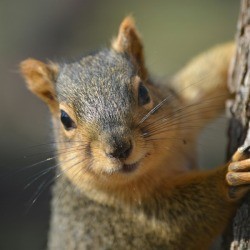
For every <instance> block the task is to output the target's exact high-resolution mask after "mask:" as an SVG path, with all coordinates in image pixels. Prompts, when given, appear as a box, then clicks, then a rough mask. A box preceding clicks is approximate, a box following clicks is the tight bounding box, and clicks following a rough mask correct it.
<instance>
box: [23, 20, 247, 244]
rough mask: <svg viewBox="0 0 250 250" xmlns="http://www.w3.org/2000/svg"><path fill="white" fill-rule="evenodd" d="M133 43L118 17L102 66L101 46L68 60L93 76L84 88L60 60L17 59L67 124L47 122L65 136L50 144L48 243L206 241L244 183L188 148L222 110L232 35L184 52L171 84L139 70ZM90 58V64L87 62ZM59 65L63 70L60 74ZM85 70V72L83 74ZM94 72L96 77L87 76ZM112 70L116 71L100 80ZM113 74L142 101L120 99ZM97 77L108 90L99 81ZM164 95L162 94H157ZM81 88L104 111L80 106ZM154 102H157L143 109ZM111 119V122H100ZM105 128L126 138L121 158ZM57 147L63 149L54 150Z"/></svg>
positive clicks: (139, 53)
mask: <svg viewBox="0 0 250 250" xmlns="http://www.w3.org/2000/svg"><path fill="white" fill-rule="evenodd" d="M142 48H143V46H142V42H141V40H140V38H139V35H138V33H137V31H136V29H135V26H134V22H133V20H132V19H131V18H130V17H128V18H126V19H125V20H124V21H123V22H122V24H121V26H120V29H119V33H118V36H117V38H116V39H114V41H113V43H112V50H113V51H112V50H111V52H110V51H109V52H104V53H107V56H105V57H110V60H111V59H112V58H113V55H115V58H118V59H117V60H118V61H117V63H115V64H114V65H113V64H112V65H111V66H110V67H109V68H107V69H106V68H104V69H105V70H102V67H105V66H106V65H105V63H103V65H102V60H104V57H103V55H102V54H97V55H94V56H91V55H90V56H88V57H85V58H83V59H82V61H81V64H80V65H81V66H82V65H85V66H82V69H80V70H79V69H78V68H77V70H78V71H76V73H79V72H80V73H79V74H83V75H80V76H81V77H80V79H90V80H89V84H90V83H91V84H93V85H91V86H92V87H91V86H90V85H89V86H88V88H84V87H82V88H80V89H78V88H77V87H78V85H79V84H81V83H79V82H78V85H75V83H74V82H73V79H72V82H71V78H70V77H68V75H67V74H70V72H71V70H72V69H73V67H75V66H74V64H72V65H71V64H69V65H67V66H66V68H62V69H60V66H57V67H58V70H54V69H52V67H51V66H49V65H46V64H44V63H41V62H38V61H35V60H33V59H28V60H26V61H24V62H23V63H22V64H21V71H22V73H23V75H24V77H25V79H26V81H27V83H28V87H29V88H30V89H31V91H32V92H34V93H35V94H36V95H38V96H39V97H40V98H41V99H42V100H43V101H45V102H46V103H47V104H48V105H49V107H50V109H51V111H52V114H53V117H54V123H55V124H56V125H58V124H59V123H60V121H59V119H58V115H59V112H58V110H59V109H58V107H60V109H63V110H64V111H66V112H67V113H68V114H69V115H70V117H71V119H72V120H73V121H74V123H75V124H76V127H77V128H76V129H72V130H68V131H66V130H65V129H64V128H63V126H62V125H60V126H59V128H58V129H56V130H55V137H56V139H57V140H58V141H64V140H67V142H68V143H66V142H65V143H59V144H58V145H57V148H58V152H59V155H58V161H59V163H60V168H59V170H58V176H60V178H58V180H57V182H56V185H55V187H54V201H53V204H52V220H51V231H50V241H49V248H50V249H140V248H141V249H183V246H185V247H184V248H185V249H207V248H208V246H209V245H210V244H211V242H212V240H213V239H214V238H215V237H216V236H217V235H218V234H220V233H221V232H222V231H223V229H224V228H225V226H226V225H227V223H228V221H229V220H230V218H231V216H232V214H233V213H234V211H235V208H236V205H237V202H238V201H239V200H240V199H241V198H242V197H243V195H244V194H245V192H246V190H245V189H244V191H242V190H243V189H242V188H241V186H239V184H242V183H244V184H249V180H250V178H248V176H245V175H244V176H243V175H242V174H243V173H242V172H237V175H236V174H235V172H236V171H235V169H234V168H233V167H232V164H231V165H229V172H228V169H227V168H228V164H226V165H225V166H223V167H220V168H217V169H215V170H212V171H204V172H201V171H197V165H196V154H195V151H196V150H195V144H196V139H197V136H198V134H199V132H200V130H201V128H203V127H204V126H205V125H206V124H207V123H208V122H209V121H210V120H211V119H213V118H215V117H216V116H217V115H218V114H219V113H220V112H221V111H222V110H223V108H224V103H225V100H226V99H227V98H228V97H229V94H228V92H227V88H226V82H227V71H228V68H229V64H230V60H231V57H232V55H233V53H234V44H226V45H222V46H218V47H215V48H213V49H212V50H209V51H208V52H205V53H203V54H202V55H200V56H198V57H197V58H195V59H194V60H192V61H191V62H190V63H189V64H188V65H187V66H186V67H185V68H184V69H183V70H182V71H180V72H179V73H178V74H177V75H176V76H175V77H174V78H173V79H172V82H171V86H172V90H170V89H169V88H168V87H167V86H166V85H165V84H164V83H158V84H157V85H158V86H157V85H156V84H154V83H153V82H152V81H151V80H150V79H149V77H148V73H147V70H146V68H145V63H144V55H143V49H142ZM105 55H106V54H105ZM120 55H122V56H124V57H122V58H120ZM127 57H128V58H130V59H129V61H127V59H126V58H127ZM119 58H120V59H119ZM112 60H113V59H112ZM100 62H101V64H100ZM130 62H132V65H133V66H131V65H130ZM120 63H121V65H122V66H119V65H120ZM90 65H96V68H94V69H91V68H88V67H90ZM76 66H78V64H76ZM69 67H72V68H69ZM127 67H128V69H127ZM130 67H132V68H134V67H135V69H136V70H135V71H136V72H137V75H136V76H132V77H131V79H130V80H129V81H125V78H126V77H127V76H126V75H122V74H123V73H124V72H125V73H126V72H130ZM97 68H98V69H99V68H100V74H99V72H98V71H95V70H97ZM63 70H64V71H65V72H68V71H67V70H69V72H68V73H61V75H60V72H64V71H63ZM81 70H83V72H84V70H89V71H87V72H88V73H82V71H81ZM91 70H94V71H93V72H95V74H93V75H91V78H87V77H89V75H88V74H91V72H92V71H91ZM126 70H127V71H126ZM58 72H59V73H58ZM89 72H90V73H89ZM58 74H59V77H58V79H57V80H56V81H53V79H54V77H55V75H58ZM64 74H65V75H64ZM84 74H85V75H84ZM86 74H87V76H86ZM97 74H99V75H98V76H97V77H99V78H97V79H98V80H96V82H93V81H95V79H96V78H95V77H96V75H97ZM116 74H117V75H116ZM74 76H75V75H74ZM110 76H112V78H110ZM84 77H86V78H84ZM115 77H117V79H118V80H114V82H110V83H109V81H110V79H111V80H113V79H116V78H115ZM61 79H63V82H62V83H60V81H62V80H61ZM123 80H124V83H123V84H124V86H126V87H127V91H129V93H130V95H132V96H134V97H137V96H138V86H139V85H140V82H143V84H144V85H145V86H146V87H147V89H148V91H149V95H150V98H151V101H150V102H149V103H148V104H146V105H144V106H139V105H138V104H136V102H135V103H131V107H130V106H128V107H130V108H128V107H127V106H126V105H130V104H127V102H126V101H127V99H128V98H130V95H129V94H127V93H125V92H124V93H121V94H120V95H117V93H112V87H113V85H114V84H117V86H118V87H119V85H118V84H122V83H117V81H118V82H122V81H123ZM65 81H69V82H67V84H69V85H70V86H68V85H67V86H66V85H65V84H66V82H65ZM54 84H56V85H57V91H58V92H57V93H56V91H55V87H54ZM60 84H61V85H60ZM63 84H64V85H63ZM82 84H84V81H83V83H82ZM98 84H99V85H98ZM102 84H106V85H107V86H106V89H109V91H111V93H110V92H106V90H105V88H104V89H102V87H101V85H102ZM62 86H63V88H66V87H67V88H68V87H70V88H68V89H61V88H62ZM96 86H97V87H96ZM99 87H100V89H96V88H99ZM75 89H76V90H75ZM74 90H75V91H74ZM101 91H103V93H100V92H101ZM79 92H80V93H79ZM173 93H174V94H173ZM65 95H66V96H65ZM98 95H100V96H98ZM101 95H104V97H105V98H110V100H109V102H110V103H109V104H110V105H108V106H105V105H104V104H103V103H104V102H105V98H104V99H101V98H102V96H101ZM166 96H169V98H166V99H164V98H165V97H166ZM88 98H89V99H90V102H91V101H93V102H92V105H95V104H96V102H97V104H96V105H97V107H98V109H100V110H101V111H102V112H103V114H104V113H105V112H109V107H111V108H113V109H112V110H111V111H112V112H111V111H110V113H107V114H108V115H107V116H104V118H105V119H104V118H102V112H100V113H98V112H96V113H95V111H92V112H89V113H88V112H87V111H86V110H87V109H84V108H86V107H85V106H86V104H85V103H81V101H86V100H88ZM91 98H92V99H91ZM93 98H95V99H94V100H93ZM60 100H63V101H60ZM131 100H134V99H131ZM162 101H163V102H164V104H162ZM133 102H134V101H133ZM120 103H121V105H119V104H120ZM84 105H85V106H84ZM103 105H104V106H103ZM157 105H162V106H161V107H160V108H159V109H157V111H156V112H153V111H152V109H153V108H154V107H156V106H157ZM87 108H88V107H87ZM102 108H103V109H102ZM111 108H110V109H111ZM106 110H107V111H106ZM126 110H128V113H126V112H127V111H126ZM116 111H117V112H116ZM125 111H126V112H125ZM84 112H85V113H84ZM86 112H87V113H86ZM114 112H116V116H113V113H114ZM150 112H152V114H151V113H150ZM84 114H85V115H84ZM105 114H106V113H105ZM105 114H104V115H105ZM147 114H149V115H148V116H147ZM107 117H109V118H107ZM98 119H99V120H98ZM101 119H102V120H101ZM108 119H110V120H108ZM112 119H114V120H112ZM108 122H110V123H108ZM121 122H122V124H121ZM104 123H105V124H104ZM106 123H107V124H106ZM113 123H115V124H116V125H113V127H111V130H107V129H106V128H107V126H108V125H110V124H111V125H112V124H113ZM104 125H105V126H106V127H105V129H103V128H104ZM108 128H109V127H108ZM114 131H116V133H118V134H119V136H120V137H119V138H120V140H121V141H123V142H124V141H127V140H129V141H131V143H132V145H133V148H132V152H131V153H130V155H129V156H128V157H127V158H125V159H119V160H117V159H114V158H110V157H107V152H112V150H114V148H113V147H114V145H113V144H112V143H111V141H112V138H113V137H114V135H116V134H114ZM147 133H148V134H149V136H147ZM65 150H66V152H67V153H61V154H60V152H63V151H65ZM237 154H238V155H239V157H236V158H235V159H234V160H236V162H237V164H239V165H240V166H241V168H237V171H239V169H240V170H241V171H244V170H245V169H248V170H249V165H250V164H249V162H246V161H241V160H243V159H244V156H243V155H244V153H243V152H240V153H239V152H238V153H237ZM135 162H139V163H138V168H137V169H136V170H135V171H132V172H130V173H124V172H123V167H124V166H126V165H131V164H133V163H135ZM232 174H233V175H232ZM235 180H236V181H235ZM231 186H233V187H234V186H235V187H236V186H237V187H236V188H235V189H234V190H237V191H236V192H235V191H234V192H231V191H232V189H231ZM62 238H63V239H62Z"/></svg>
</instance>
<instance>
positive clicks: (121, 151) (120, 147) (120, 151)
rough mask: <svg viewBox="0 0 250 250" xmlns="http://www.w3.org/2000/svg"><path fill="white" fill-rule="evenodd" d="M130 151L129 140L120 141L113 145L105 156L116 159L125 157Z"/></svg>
mask: <svg viewBox="0 0 250 250" xmlns="http://www.w3.org/2000/svg"><path fill="white" fill-rule="evenodd" d="M131 151H132V143H131V141H128V142H122V143H119V144H117V145H116V146H114V147H113V150H111V151H110V152H107V153H106V154H107V156H108V157H111V158H117V159H126V158H128V156H129V155H130V153H131Z"/></svg>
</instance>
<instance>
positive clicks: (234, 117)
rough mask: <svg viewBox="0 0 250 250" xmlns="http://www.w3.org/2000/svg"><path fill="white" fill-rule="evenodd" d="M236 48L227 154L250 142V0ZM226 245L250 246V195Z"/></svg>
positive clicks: (244, 2)
mask: <svg viewBox="0 0 250 250" xmlns="http://www.w3.org/2000/svg"><path fill="white" fill-rule="evenodd" d="M236 42H237V52H236V55H235V58H234V60H233V62H232V67H231V70H230V75H229V83H228V84H229V89H230V91H231V92H232V93H233V94H235V99H234V100H230V101H228V103H227V112H228V114H229V116H230V117H231V120H230V125H229V130H228V136H229V143H228V157H229V158H230V157H231V156H232V154H233V153H234V152H235V151H236V149H237V148H238V147H239V146H242V145H250V128H249V121H250V98H249V95H250V54H249V52H250V0H242V2H241V10H240V14H239V20H238V26H237V34H236ZM223 249H231V250H232V249H241V250H242V249H244V250H245V249H250V195H248V196H247V197H246V198H245V200H244V201H243V203H242V205H241V206H240V208H239V209H238V211H237V214H236V216H235V218H234V220H233V222H232V225H231V228H230V229H229V230H228V232H227V234H226V235H225V237H224V242H223Z"/></svg>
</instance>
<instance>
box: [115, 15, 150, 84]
mask: <svg viewBox="0 0 250 250" xmlns="http://www.w3.org/2000/svg"><path fill="white" fill-rule="evenodd" d="M112 48H113V49H114V50H115V51H116V52H119V53H127V54H129V55H130V56H131V58H132V59H133V61H134V63H135V64H136V66H137V67H138V68H139V72H138V73H139V75H140V77H141V78H144V79H145V78H147V70H146V67H145V63H144V53H143V44H142V41H141V39H140V36H139V34H138V32H137V30H136V27H135V23H134V19H133V18H132V17H131V16H128V17H126V18H125V19H124V20H123V21H122V23H121V25H120V28H119V32H118V36H117V37H116V38H115V39H114V40H113V41H112Z"/></svg>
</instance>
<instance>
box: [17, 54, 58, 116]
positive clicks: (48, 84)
mask: <svg viewBox="0 0 250 250" xmlns="http://www.w3.org/2000/svg"><path fill="white" fill-rule="evenodd" d="M20 71H21V73H22V75H23V77H24V79H25V80H26V83H27V87H28V89H29V90H30V91H31V92H33V93H34V94H35V95H37V96H38V97H39V98H40V99H42V100H43V101H44V102H45V103H47V104H48V106H49V108H50V110H51V112H52V113H56V112H58V110H59V105H58V102H57V98H56V94H55V88H54V83H55V79H56V77H57V74H58V66H57V65H56V64H52V63H50V64H45V63H43V62H40V61H38V60H35V59H32V58H29V59H26V60H24V61H22V62H21V63H20Z"/></svg>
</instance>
